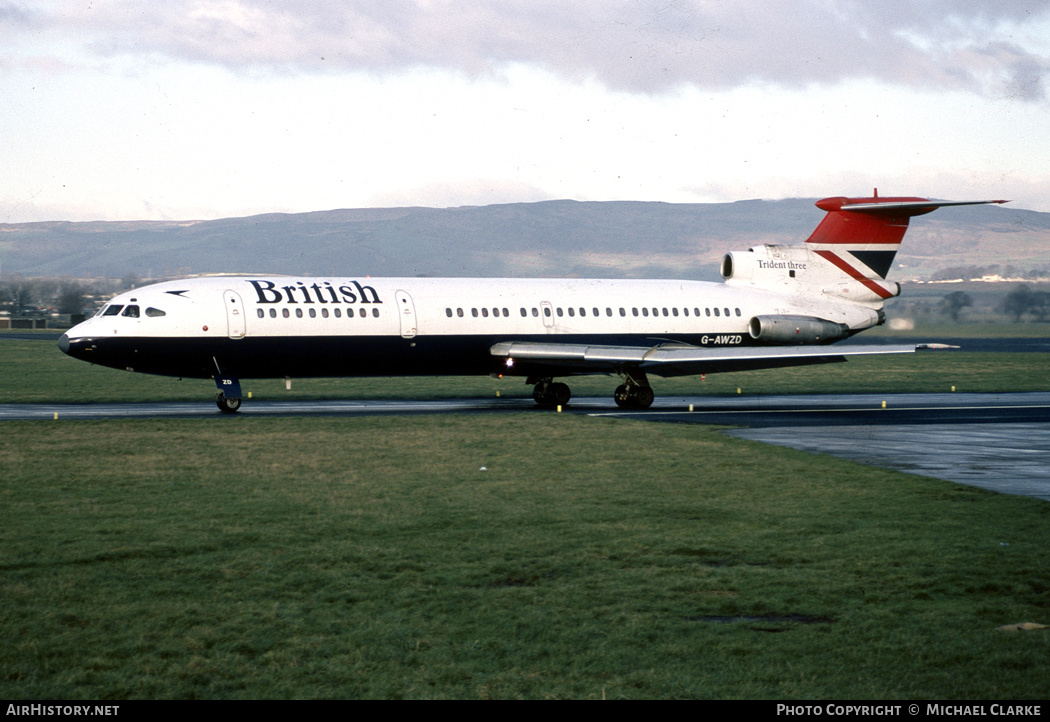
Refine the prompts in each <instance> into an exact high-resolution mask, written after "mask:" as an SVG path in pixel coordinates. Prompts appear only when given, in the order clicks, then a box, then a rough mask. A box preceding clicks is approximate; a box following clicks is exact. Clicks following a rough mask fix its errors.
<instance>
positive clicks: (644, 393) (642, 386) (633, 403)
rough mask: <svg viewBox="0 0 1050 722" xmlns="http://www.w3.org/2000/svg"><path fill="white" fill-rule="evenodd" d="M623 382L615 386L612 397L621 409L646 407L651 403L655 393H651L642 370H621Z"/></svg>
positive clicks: (647, 380)
mask: <svg viewBox="0 0 1050 722" xmlns="http://www.w3.org/2000/svg"><path fill="white" fill-rule="evenodd" d="M620 375H621V376H622V377H623V380H624V383H623V384H621V385H620V386H617V387H616V392H615V393H613V399H614V400H615V401H616V405H617V406H619V407H620V408H621V409H647V408H649V407H650V406H652V404H653V399H655V398H656V394H654V393H653V389H652V387H651V386H650V385H649V379H648V378H646V376H645V372H644V371H632V372H630V373H628V372H626V371H623V372H621V373H620Z"/></svg>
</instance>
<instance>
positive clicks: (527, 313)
mask: <svg viewBox="0 0 1050 722" xmlns="http://www.w3.org/2000/svg"><path fill="white" fill-rule="evenodd" d="M528 315H529V312H528V311H526V310H525V309H524V308H523V309H521V317H522V318H527V317H528Z"/></svg>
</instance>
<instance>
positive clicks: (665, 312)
mask: <svg viewBox="0 0 1050 722" xmlns="http://www.w3.org/2000/svg"><path fill="white" fill-rule="evenodd" d="M664 315H665V316H666V315H667V309H666V308H665V309H664Z"/></svg>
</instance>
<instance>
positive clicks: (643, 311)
mask: <svg viewBox="0 0 1050 722" xmlns="http://www.w3.org/2000/svg"><path fill="white" fill-rule="evenodd" d="M642 315H643V316H645V317H646V318H649V309H648V308H645V307H642Z"/></svg>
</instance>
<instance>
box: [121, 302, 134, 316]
mask: <svg viewBox="0 0 1050 722" xmlns="http://www.w3.org/2000/svg"><path fill="white" fill-rule="evenodd" d="M120 315H121V316H127V317H128V318H138V317H139V307H138V306H136V305H134V304H132V305H130V306H128V307H127V308H125V309H124V313H122V314H120Z"/></svg>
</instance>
